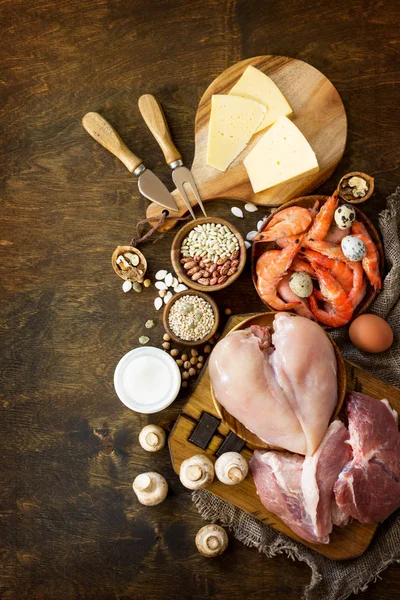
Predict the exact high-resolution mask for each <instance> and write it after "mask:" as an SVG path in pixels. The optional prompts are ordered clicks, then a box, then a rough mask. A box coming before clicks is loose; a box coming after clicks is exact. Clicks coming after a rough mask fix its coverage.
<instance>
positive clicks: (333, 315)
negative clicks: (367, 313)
mask: <svg viewBox="0 0 400 600" xmlns="http://www.w3.org/2000/svg"><path fill="white" fill-rule="evenodd" d="M315 272H316V274H317V278H318V283H319V287H320V289H321V293H322V296H323V297H324V299H325V301H326V302H328V304H329V305H330V312H327V311H326V310H323V309H322V308H319V307H318V303H317V298H316V296H315V294H314V293H313V294H311V296H310V297H309V303H310V309H311V312H312V313H313V315H314V317H315V318H316V319H317V320H318V321H320V323H324V325H328V326H329V327H340V326H341V325H346V323H348V322H349V321H350V319H351V317H352V315H353V305H352V303H351V300H349V297H348V296H347V294H346V292H345V291H344V289H343V288H342V286H341V285H340V284H339V283H338V282H337V281H336V279H335V278H334V277H333V276H332V275H331V274H330V273H329V271H327V270H326V269H323V268H322V267H317V266H315Z"/></svg>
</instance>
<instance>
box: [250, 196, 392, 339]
mask: <svg viewBox="0 0 400 600" xmlns="http://www.w3.org/2000/svg"><path fill="white" fill-rule="evenodd" d="M328 198H329V196H304V197H303V198H296V199H294V200H290V202H286V204H282V206H280V207H279V208H278V209H276V210H275V211H274V212H273V213H272V214H271V215H270V216H269V217H268V219H267V220H266V221H265V225H264V227H265V226H266V225H268V223H269V221H270V220H271V219H272V217H273V215H275V214H276V213H277V212H279V211H281V210H284V209H285V208H289V207H290V206H302V207H304V208H312V206H314V204H315V202H316V201H317V200H318V201H319V203H320V206H321V205H322V204H324V203H325V202H326V201H327V200H328ZM341 203H343V204H346V202H341ZM354 210H355V211H356V215H357V220H358V221H360V222H361V223H363V224H364V225H365V227H366V228H367V230H368V233H369V235H370V236H371V238H372V240H373V242H374V244H375V246H376V248H377V250H378V253H379V257H380V265H379V267H380V272H381V275H382V274H383V269H384V263H385V255H384V253H383V246H382V242H381V239H380V237H379V234H378V232H377V230H376V229H375V227H374V226H373V224H372V223H371V221H370V220H369V219H368V217H367V216H366V215H365V214H364V213H363V212H361V210H360V209H359V208H357V207H356V206H355V207H354ZM277 248H278V246H277V245H276V244H275V242H263V241H262V240H259V241H258V242H254V243H253V247H252V252H251V273H252V277H253V283H254V287H255V288H256V291H257V293H258V290H257V285H256V284H257V274H256V265H257V260H258V259H259V257H260V256H261V254H263V253H264V252H266V251H267V250H274V249H277ZM377 294H378V292H376V291H375V290H374V288H373V287H372V285H371V284H370V283H369V282H368V284H367V291H366V293H365V296H364V298H363V299H362V301H361V302H360V304H359V305H358V306H357V308H356V309H355V311H354V313H353V316H352V318H351V319H350V321H349V323H351V321H353V320H354V319H355V318H356V317H358V315H361V314H362V313H364V312H365V311H366V310H367V308H368V307H369V305H370V304H371V302H373V301H374V300H375V298H376V296H377ZM260 298H261V296H260ZM261 300H262V298H261ZM263 302H264V300H263ZM264 304H265V305H266V306H267V307H268V309H269V310H272V308H271V307H270V306H269V305H268V304H267V303H266V302H264ZM349 323H347V325H348V324H349ZM319 325H321V327H323V328H324V329H332V327H326V326H324V325H322V324H321V323H319Z"/></svg>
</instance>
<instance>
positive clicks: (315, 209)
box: [308, 200, 319, 219]
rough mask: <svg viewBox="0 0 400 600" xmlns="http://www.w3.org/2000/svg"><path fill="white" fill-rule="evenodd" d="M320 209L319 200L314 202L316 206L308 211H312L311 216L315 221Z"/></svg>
mask: <svg viewBox="0 0 400 600" xmlns="http://www.w3.org/2000/svg"><path fill="white" fill-rule="evenodd" d="M318 209H319V200H316V201H315V202H314V206H313V207H312V208H309V209H308V210H309V211H310V215H311V216H312V218H313V219H315V217H316V216H317V213H318Z"/></svg>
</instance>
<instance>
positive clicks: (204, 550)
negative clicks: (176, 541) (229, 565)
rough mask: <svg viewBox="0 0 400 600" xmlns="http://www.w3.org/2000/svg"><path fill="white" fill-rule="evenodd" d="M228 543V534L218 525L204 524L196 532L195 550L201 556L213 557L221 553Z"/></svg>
mask: <svg viewBox="0 0 400 600" xmlns="http://www.w3.org/2000/svg"><path fill="white" fill-rule="evenodd" d="M227 545H228V535H227V533H226V531H225V529H223V528H222V527H220V525H205V526H204V527H202V528H201V529H200V531H198V532H197V535H196V546H197V550H198V551H199V552H200V554H202V555H203V556H207V557H208V558H213V557H214V556H218V555H219V554H222V553H223V552H224V551H225V550H226V547H227Z"/></svg>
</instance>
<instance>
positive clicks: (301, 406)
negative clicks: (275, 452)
mask: <svg viewBox="0 0 400 600" xmlns="http://www.w3.org/2000/svg"><path fill="white" fill-rule="evenodd" d="M258 329H260V328H258ZM274 330H275V331H274V333H273V334H272V342H273V344H274V346H275V349H274V350H272V349H271V348H268V347H266V346H267V343H266V342H265V339H264V338H263V339H262V340H261V339H260V337H262V335H261V334H260V332H259V331H256V330H253V331H252V330H251V329H246V330H241V331H235V332H232V333H230V334H229V335H228V336H226V337H225V338H224V339H222V340H221V341H220V342H218V344H217V345H216V346H215V348H214V350H213V352H212V354H211V357H210V365H209V371H210V378H211V383H212V386H213V389H214V394H215V396H216V398H217V400H218V401H219V402H220V403H221V404H222V405H223V406H224V407H225V408H226V410H228V411H229V413H230V414H231V415H233V416H234V417H235V418H236V419H238V420H239V421H240V422H241V423H243V425H245V427H247V429H249V430H250V431H252V432H253V433H255V434H256V435H258V436H259V437H260V438H261V439H262V440H264V441H265V442H267V443H269V444H271V445H273V446H279V447H280V448H284V449H286V450H290V451H292V452H297V453H299V454H306V453H308V454H312V453H313V452H314V451H315V450H316V449H317V448H318V446H319V444H320V443H321V441H322V439H323V437H324V435H325V433H326V429H327V427H328V423H329V419H330V418H331V416H332V413H333V411H334V408H335V406H336V402H337V379H336V357H335V353H334V350H333V347H332V344H331V343H330V341H329V339H328V338H327V336H326V335H325V332H324V331H323V330H322V329H321V327H320V326H319V325H318V324H317V323H314V322H312V321H309V319H306V318H304V317H298V316H295V317H294V316H292V315H288V314H287V313H278V314H277V315H276V317H275V320H274Z"/></svg>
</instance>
